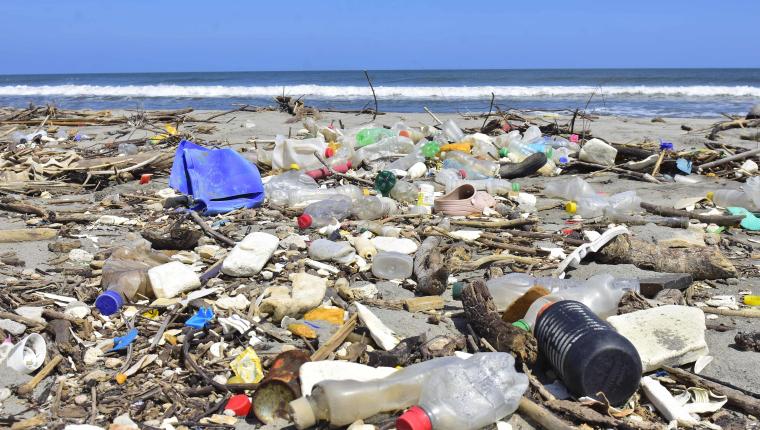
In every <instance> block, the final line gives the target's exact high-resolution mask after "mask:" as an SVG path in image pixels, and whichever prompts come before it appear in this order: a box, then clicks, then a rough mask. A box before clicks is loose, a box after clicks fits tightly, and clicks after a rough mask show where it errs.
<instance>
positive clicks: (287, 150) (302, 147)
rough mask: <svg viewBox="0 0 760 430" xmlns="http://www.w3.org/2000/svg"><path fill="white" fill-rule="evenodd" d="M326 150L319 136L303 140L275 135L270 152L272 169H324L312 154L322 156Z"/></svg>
mask: <svg viewBox="0 0 760 430" xmlns="http://www.w3.org/2000/svg"><path fill="white" fill-rule="evenodd" d="M326 149H327V143H326V142H325V139H324V138H323V137H322V135H321V134H320V135H319V136H317V137H316V138H312V139H303V140H298V139H288V138H286V137H285V136H282V135H277V136H276V137H275V144H274V151H273V152H272V168H273V169H283V170H291V169H300V170H312V169H317V168H321V167H324V166H323V164H322V162H321V161H319V159H318V158H317V157H316V156H315V155H314V152H317V153H319V154H321V155H323V154H324V153H325V150H326Z"/></svg>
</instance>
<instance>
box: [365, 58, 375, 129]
mask: <svg viewBox="0 0 760 430" xmlns="http://www.w3.org/2000/svg"><path fill="white" fill-rule="evenodd" d="M364 77H365V78H367V83H369V89H371V90H372V98H373V99H375V111H374V112H373V113H372V121H374V120H375V118H377V94H375V87H374V86H373V85H372V80H370V78H369V73H367V71H366V70H365V71H364Z"/></svg>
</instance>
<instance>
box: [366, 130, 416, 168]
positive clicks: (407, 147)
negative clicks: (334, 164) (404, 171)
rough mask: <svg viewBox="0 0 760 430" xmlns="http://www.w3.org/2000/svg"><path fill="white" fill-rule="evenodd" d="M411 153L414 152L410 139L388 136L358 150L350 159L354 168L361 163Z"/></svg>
mask: <svg viewBox="0 0 760 430" xmlns="http://www.w3.org/2000/svg"><path fill="white" fill-rule="evenodd" d="M413 151H415V146H414V142H413V141H412V139H409V138H408V137H404V136H390V137H386V138H384V139H383V140H381V141H379V142H377V143H375V144H373V145H369V146H364V147H362V148H359V150H357V151H356V152H355V153H354V155H353V157H352V158H351V165H352V166H355V167H356V166H359V165H360V164H361V163H362V162H369V161H374V160H377V159H379V158H384V157H390V156H393V155H398V154H409V153H410V152H413Z"/></svg>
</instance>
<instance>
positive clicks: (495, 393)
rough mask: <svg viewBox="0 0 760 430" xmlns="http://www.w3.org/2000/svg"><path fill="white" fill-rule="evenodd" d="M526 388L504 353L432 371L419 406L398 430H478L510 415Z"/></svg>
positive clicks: (478, 356) (406, 415)
mask: <svg viewBox="0 0 760 430" xmlns="http://www.w3.org/2000/svg"><path fill="white" fill-rule="evenodd" d="M527 388H528V377H527V376H525V375H524V374H522V373H518V372H517V371H516V370H515V360H514V358H512V356H511V355H509V354H507V353H504V352H492V353H482V354H475V355H473V356H472V357H470V358H468V359H467V360H464V361H463V362H462V363H461V364H458V365H452V366H446V367H442V368H439V369H435V370H433V371H432V372H430V375H429V376H428V377H427V378H426V379H425V382H424V383H423V384H422V391H421V393H420V402H419V406H415V407H413V408H411V409H409V410H408V411H406V412H405V413H404V414H403V415H401V416H400V417H399V418H398V420H397V421H396V429H397V430H477V429H480V428H483V427H485V426H487V425H489V424H493V423H494V422H496V421H498V420H500V419H502V418H504V417H505V416H507V415H509V414H511V413H512V412H514V411H515V410H517V407H518V405H519V403H520V398H521V397H522V395H523V393H524V392H525V390H526V389H527Z"/></svg>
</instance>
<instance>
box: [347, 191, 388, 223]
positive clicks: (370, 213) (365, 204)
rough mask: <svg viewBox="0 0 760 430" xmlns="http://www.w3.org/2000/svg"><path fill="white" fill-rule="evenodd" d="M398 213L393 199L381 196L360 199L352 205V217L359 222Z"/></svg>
mask: <svg viewBox="0 0 760 430" xmlns="http://www.w3.org/2000/svg"><path fill="white" fill-rule="evenodd" d="M396 212H398V206H397V205H396V202H395V201H394V200H393V199H390V198H388V197H381V196H363V197H360V198H359V199H358V200H357V201H356V204H355V205H354V208H353V211H352V215H353V216H354V217H356V218H357V219H360V220H376V219H381V218H385V217H388V216H390V215H393V214H395V213H396Z"/></svg>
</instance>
